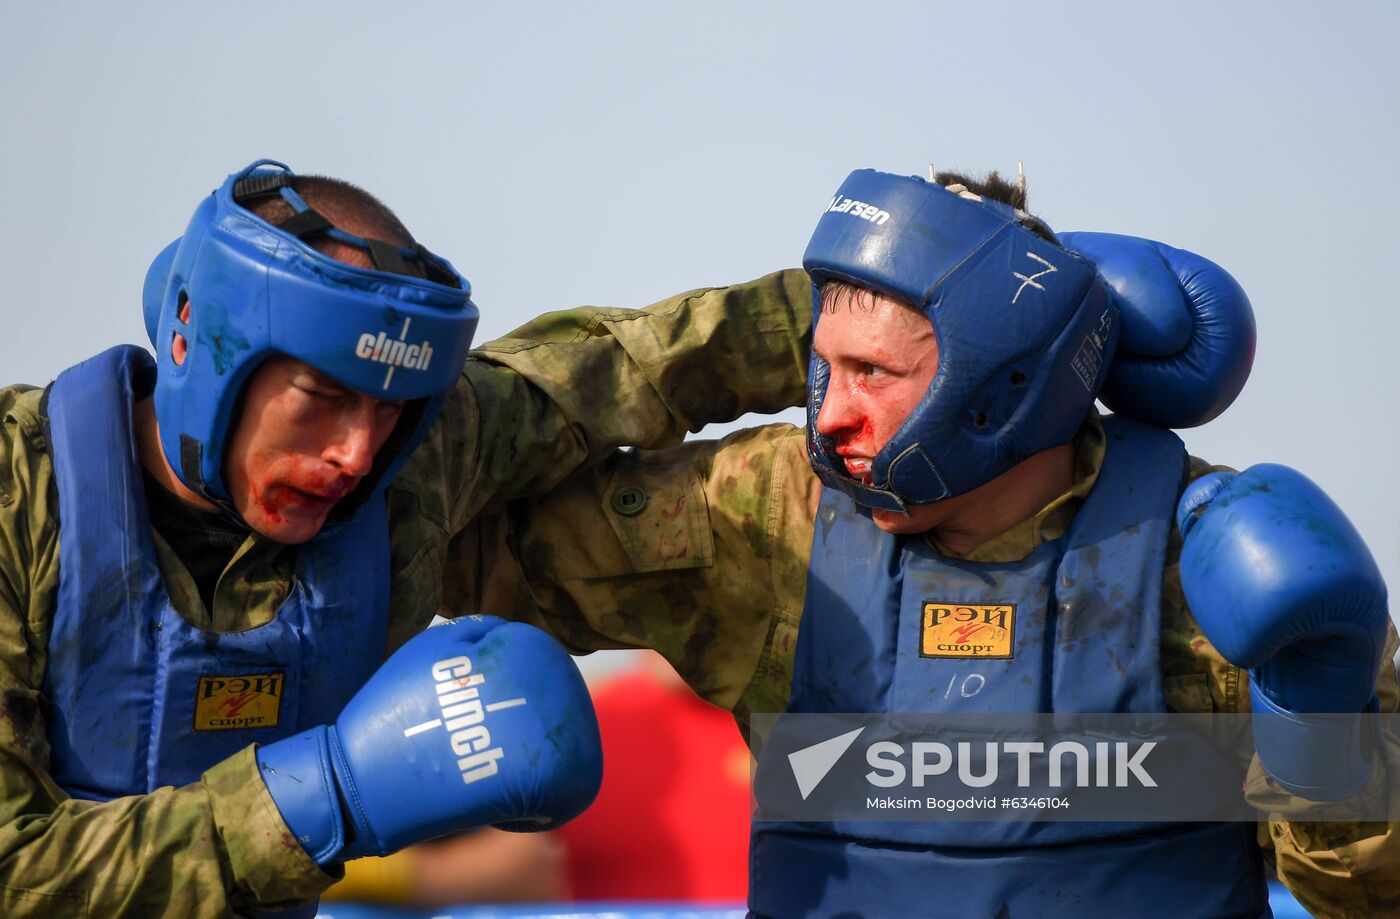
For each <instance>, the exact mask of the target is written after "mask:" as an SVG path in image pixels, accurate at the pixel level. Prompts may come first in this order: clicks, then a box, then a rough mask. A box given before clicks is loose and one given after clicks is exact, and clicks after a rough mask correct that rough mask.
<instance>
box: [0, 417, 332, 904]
mask: <svg viewBox="0 0 1400 919" xmlns="http://www.w3.org/2000/svg"><path fill="white" fill-rule="evenodd" d="M37 395H38V393H37V392H36V391H30V392H29V393H28V394H26V393H24V392H21V391H19V390H17V389H9V390H0V416H3V426H0V916H43V917H50V916H86V915H92V916H143V917H144V916H157V915H179V916H194V917H201V916H211V917H212V916H227V915H230V913H232V912H235V911H237V912H251V911H252V910H253V909H255V908H256V907H258V906H263V907H267V906H274V905H278V904H288V905H290V903H291V902H293V901H296V900H306V899H309V898H311V897H314V896H316V895H317V894H318V893H319V892H320V891H321V890H322V889H323V888H324V887H325V886H326V885H327V884H329V883H331V881H332V880H333V878H331V877H330V876H329V875H326V874H325V873H323V872H322V871H320V870H319V869H318V868H317V867H316V865H315V864H314V863H313V862H312V861H311V860H310V859H309V858H308V857H307V856H306V854H305V853H304V852H303V851H302V850H301V847H300V846H299V845H298V844H297V843H296V842H295V840H292V839H290V838H289V837H288V836H287V832H286V829H285V827H284V825H283V823H282V820H281V817H280V816H279V815H278V813H277V810H276V806H275V805H274V804H273V803H272V799H271V797H270V796H269V795H268V794H267V790H266V788H265V787H264V785H263V783H262V782H261V781H260V780H259V779H258V777H257V772H256V766H255V764H254V761H253V757H252V748H249V749H248V750H245V751H243V752H242V753H240V754H238V755H237V756H235V757H233V758H231V759H230V760H228V761H227V762H225V763H222V764H220V765H218V766H216V767H215V768H214V769H211V770H210V771H209V772H208V773H207V774H206V775H205V776H204V780H203V781H202V782H199V783H196V784H192V785H188V786H185V787H183V788H162V789H160V790H158V791H156V792H154V793H152V794H148V795H141V796H138V797H130V798H121V799H118V800H116V801H112V802H109V803H105V804H99V803H96V802H91V801H78V800H74V799H71V798H69V797H68V795H67V794H65V793H64V791H63V790H62V789H61V788H59V787H58V786H57V785H56V784H55V783H54V781H53V778H52V777H51V776H50V775H49V772H48V763H49V745H48V735H47V730H46V727H45V710H44V699H43V695H42V692H41V687H42V685H43V673H44V668H45V663H46V651H47V647H48V634H49V624H50V622H51V621H52V611H53V608H54V606H53V604H54V597H55V592H56V589H57V585H58V558H57V557H58V532H57V531H58V527H57V521H56V518H55V516H54V514H53V513H52V512H51V510H50V508H49V506H48V495H49V494H50V484H51V479H52V464H51V463H50V462H49V461H48V456H47V454H46V453H44V452H43V451H42V450H41V449H39V446H40V445H42V443H43V432H42V431H41V429H40V427H39V424H38V418H37V414H36V412H35V410H34V409H35V407H36V406H37V402H38V399H37Z"/></svg>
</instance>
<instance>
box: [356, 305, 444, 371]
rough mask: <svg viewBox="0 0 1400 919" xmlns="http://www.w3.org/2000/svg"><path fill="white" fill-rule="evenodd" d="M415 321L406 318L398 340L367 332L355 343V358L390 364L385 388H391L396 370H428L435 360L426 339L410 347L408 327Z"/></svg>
mask: <svg viewBox="0 0 1400 919" xmlns="http://www.w3.org/2000/svg"><path fill="white" fill-rule="evenodd" d="M412 321H413V319H412V318H411V317H409V318H405V319H404V321H403V329H402V330H401V331H400V332H399V337H398V338H397V339H393V338H389V337H388V336H387V335H385V334H384V333H383V332H380V333H379V334H378V335H376V334H375V333H373V332H365V333H364V334H363V335H361V336H360V339H359V341H357V342H356V343H355V356H356V357H358V358H360V359H361V360H365V361H374V362H375V363H377V364H388V365H389V370H388V371H387V372H386V373H385V374H384V388H385V389H388V388H389V381H390V380H392V379H393V378H394V368H396V367H402V368H404V369H405V370H427V369H428V362H429V361H431V360H432V359H433V346H432V343H431V342H429V341H428V340H427V339H426V338H425V339H423V340H422V341H421V342H419V343H418V344H416V345H410V344H409V343H408V341H407V340H406V339H407V338H408V326H409V323H411V322H412Z"/></svg>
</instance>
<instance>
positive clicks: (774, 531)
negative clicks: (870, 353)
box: [447, 425, 817, 721]
mask: <svg viewBox="0 0 1400 919" xmlns="http://www.w3.org/2000/svg"><path fill="white" fill-rule="evenodd" d="M816 488H817V485H816V479H815V477H813V476H812V475H811V473H810V471H809V470H808V468H807V461H806V457H805V453H804V451H803V435H802V431H801V430H800V429H795V428H793V427H791V426H790V425H773V426H768V427H763V428H755V429H752V430H748V431H741V432H739V433H737V434H733V435H730V436H729V437H727V438H725V439H724V440H723V441H719V442H712V441H702V442H691V443H687V444H683V445H681V446H679V447H674V448H671V449H667V450H658V451H635V452H627V453H620V454H617V455H615V456H613V457H612V458H610V459H609V460H608V461H606V462H605V463H603V464H602V465H601V466H599V467H598V468H597V469H595V470H590V471H587V472H584V473H581V474H578V475H575V476H574V477H572V478H571V479H569V480H568V481H566V482H565V483H564V484H563V485H561V486H560V487H559V488H557V489H555V490H554V491H553V492H552V493H550V494H549V495H547V496H546V497H544V498H540V499H535V500H529V501H518V502H515V503H514V504H512V505H511V506H510V508H509V509H508V510H507V512H506V513H505V514H503V515H500V516H498V517H495V518H492V519H488V520H483V521H480V523H479V525H478V526H476V527H473V528H471V529H469V530H468V531H466V532H465V533H464V534H463V535H462V537H461V538H459V539H457V540H454V542H453V546H452V551H451V558H450V560H449V568H450V569H452V570H454V571H456V572H457V573H458V575H459V577H457V578H454V579H452V580H453V581H454V583H455V587H456V588H457V589H456V590H455V592H454V593H453V594H452V596H451V597H450V598H449V601H448V604H447V605H448V606H449V608H451V609H453V610H454V611H456V612H471V611H477V610H482V611H486V612H492V613H496V614H498V615H504V616H512V617H515V618H520V619H525V620H526V621H530V622H533V623H534V624H536V625H538V626H541V627H542V628H545V629H548V630H549V631H550V632H552V633H553V634H554V635H555V636H556V637H558V638H559V639H560V640H561V641H563V642H564V643H565V644H566V645H568V646H569V647H570V648H571V649H572V650H574V651H592V650H597V649H600V648H639V647H640V648H654V649H656V650H657V651H660V652H661V653H662V654H663V655H664V656H665V657H666V658H667V659H668V660H669V661H670V662H671V663H672V665H674V666H675V667H676V669H677V670H678V671H679V672H680V674H681V675H682V676H683V677H685V679H686V680H687V681H688V682H689V683H690V685H691V686H693V687H694V688H695V690H696V691H697V692H698V693H699V694H700V695H701V696H703V697H704V698H706V699H708V700H709V701H711V702H713V703H715V704H716V705H720V706H722V707H724V708H728V709H731V710H734V711H735V712H736V714H738V715H739V717H740V720H741V721H742V720H743V719H744V717H745V715H746V713H747V712H748V711H750V710H759V711H781V710H782V706H783V705H784V704H785V702H786V699H787V691H788V686H789V684H790V679H791V676H790V668H791V661H792V653H793V645H794V643H795V640H796V634H797V620H798V617H799V615H800V614H801V609H802V595H803V591H804V590H805V584H806V571H807V557H808V554H809V550H810V546H811V538H812V524H813V519H814V516H813V515H814V507H815V496H816Z"/></svg>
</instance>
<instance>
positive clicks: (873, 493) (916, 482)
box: [802, 169, 1119, 512]
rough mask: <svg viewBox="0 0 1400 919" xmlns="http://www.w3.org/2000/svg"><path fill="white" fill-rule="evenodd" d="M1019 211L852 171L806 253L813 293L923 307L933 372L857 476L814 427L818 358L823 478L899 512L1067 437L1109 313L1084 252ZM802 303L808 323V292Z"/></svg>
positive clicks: (816, 464)
mask: <svg viewBox="0 0 1400 919" xmlns="http://www.w3.org/2000/svg"><path fill="white" fill-rule="evenodd" d="M1024 216H1025V215H1024V214H1018V212H1017V211H1016V210H1014V209H1013V208H1011V207H1009V206H1007V205H1005V204H1001V203H999V202H996V201H990V200H987V199H984V198H978V197H976V196H974V195H970V194H966V193H964V194H959V193H957V192H953V191H949V190H948V189H946V188H943V187H942V186H939V185H936V184H933V183H932V182H925V181H924V180H922V179H920V178H916V177H906V176H896V175H890V174H888V173H883V172H876V171H874V170H871V169H859V170H857V171H855V172H853V173H851V175H850V176H849V177H848V178H847V179H846V181H845V183H844V184H843V185H842V186H841V188H840V190H838V191H837V193H836V197H834V198H833V199H832V200H831V203H830V204H829V205H828V206H827V209H826V213H824V214H823V215H822V217H821V220H820V221H819V222H818V223H817V230H816V232H815V233H814V234H813V235H812V241H811V243H809V244H808V246H807V254H806V256H805V257H804V258H803V260H802V264H803V266H804V267H805V268H806V269H807V270H808V272H810V273H811V275H812V283H813V285H814V288H816V289H817V290H819V289H820V287H821V285H822V284H823V283H824V282H826V281H830V280H842V281H849V282H850V283H852V284H855V285H858V286H860V287H864V288H869V289H871V290H875V291H878V292H880V293H883V294H886V295H888V296H890V297H893V298H895V299H897V300H900V301H903V302H904V303H906V304H909V305H912V306H913V307H915V308H916V309H918V310H920V311H921V312H923V313H925V314H926V315H927V316H928V318H929V319H930V321H932V323H933V329H934V334H935V335H936V336H937V340H938V369H937V371H936V372H935V374H934V377H933V382H932V383H930V384H929V389H928V392H927V393H926V394H925V395H924V397H923V399H922V400H920V402H919V404H918V405H917V406H916V407H915V408H914V411H913V412H912V413H911V414H910V415H909V417H908V418H907V419H906V420H905V422H904V424H903V425H902V426H901V427H900V428H899V430H898V431H896V432H895V434H894V436H893V437H891V438H890V441H889V443H887V444H886V445H885V446H884V448H883V449H881V450H880V452H879V454H878V455H877V456H876V457H875V458H874V461H873V462H872V464H871V467H872V468H871V474H872V483H871V484H870V485H865V484H862V483H861V482H859V481H857V480H856V479H854V478H852V477H851V476H850V475H849V474H848V473H847V472H846V467H845V463H844V462H842V460H841V457H840V456H838V455H837V454H836V452H835V450H834V449H833V447H834V444H833V443H832V441H831V438H828V437H823V436H821V435H820V434H818V433H817V427H816V420H817V415H818V413H819V412H820V411H821V406H822V399H823V398H824V397H825V395H826V387H827V381H828V379H829V377H830V367H829V366H828V365H827V363H826V362H825V361H823V360H821V359H820V358H818V357H816V355H815V354H814V355H813V357H812V366H811V371H810V373H809V376H808V379H809V384H808V385H809V387H810V389H809V392H808V398H807V442H808V452H809V453H810V456H811V460H812V468H813V469H814V470H815V471H816V473H817V475H818V477H820V478H821V480H822V482H823V484H825V485H827V486H830V487H832V488H836V489H838V490H840V491H843V492H846V493H847V494H849V495H851V497H853V498H854V499H855V500H856V501H858V502H860V503H861V504H864V505H866V506H867V507H872V508H879V509H883V510H892V511H901V512H903V511H906V505H909V504H926V503H930V502H933V501H941V500H943V499H945V498H950V497H952V496H954V495H960V494H964V493H965V492H968V491H971V490H972V489H974V488H977V487H979V486H981V485H984V484H986V483H987V482H989V481H991V480H992V479H994V478H996V477H997V476H998V475H1001V474H1002V473H1003V472H1005V471H1006V470H1008V469H1010V468H1011V467H1012V466H1014V465H1015V464H1016V463H1018V462H1020V461H1021V460H1024V459H1025V458H1027V457H1029V456H1030V455H1032V454H1034V453H1037V452H1039V451H1041V450H1044V449H1046V448H1047V447H1052V446H1055V445H1057V444H1062V443H1066V442H1068V441H1069V440H1071V439H1072V438H1073V437H1074V434H1075V431H1077V430H1078V428H1079V426H1080V424H1081V423H1083V421H1084V417H1085V415H1086V414H1087V412H1088V410H1089V407H1090V406H1091V405H1092V404H1093V402H1094V398H1095V397H1096V396H1097V395H1098V392H1099V389H1100V388H1101V387H1102V385H1103V382H1104V376H1105V374H1106V372H1107V370H1108V365H1109V363H1110V359H1111V357H1112V355H1113V352H1114V348H1115V347H1116V345H1117V339H1118V326H1119V316H1118V310H1117V308H1116V307H1115V306H1113V304H1112V303H1111V302H1110V300H1109V295H1108V289H1107V287H1106V286H1105V284H1104V282H1103V281H1102V280H1101V279H1100V278H1099V277H1098V275H1097V273H1096V272H1095V269H1094V265H1093V263H1091V262H1089V261H1087V260H1085V259H1083V258H1081V257H1080V256H1078V255H1075V254H1074V253H1073V252H1069V251H1067V250H1065V249H1062V248H1060V247H1059V246H1057V245H1055V244H1054V243H1052V242H1049V241H1048V240H1046V239H1044V238H1042V237H1040V236H1037V235H1036V234H1035V233H1034V232H1032V231H1030V230H1028V229H1026V228H1025V227H1023V226H1022V225H1021V223H1020V219H1021V218H1023V217H1024ZM812 308H813V310H814V315H813V325H814V326H815V324H816V322H817V321H819V320H820V318H821V301H820V297H819V296H817V295H816V293H815V292H814V295H813V298H812Z"/></svg>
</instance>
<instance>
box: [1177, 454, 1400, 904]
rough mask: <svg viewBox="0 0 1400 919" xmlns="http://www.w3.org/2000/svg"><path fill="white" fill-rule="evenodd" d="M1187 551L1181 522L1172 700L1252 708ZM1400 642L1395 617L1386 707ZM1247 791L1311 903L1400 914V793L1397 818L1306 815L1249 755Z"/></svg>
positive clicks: (1278, 859)
mask: <svg viewBox="0 0 1400 919" xmlns="http://www.w3.org/2000/svg"><path fill="white" fill-rule="evenodd" d="M1219 471H1225V472H1229V471H1234V470H1231V469H1230V468H1229V467H1227V466H1212V465H1210V464H1208V463H1206V462H1205V461H1204V460H1201V459H1198V458H1196V457H1191V459H1190V467H1189V470H1188V474H1187V481H1188V482H1190V481H1194V480H1195V479H1197V478H1199V477H1200V476H1202V475H1205V474H1206V473H1208V472H1219ZM1180 557H1181V536H1180V533H1179V532H1178V531H1177V529H1176V528H1175V527H1173V528H1172V533H1171V541H1170V543H1169V545H1168V562H1169V564H1168V566H1167V569H1166V572H1165V574H1164V576H1163V580H1162V600H1163V610H1162V615H1163V629H1162V662H1163V678H1164V688H1165V689H1166V693H1167V701H1168V706H1169V707H1170V708H1172V709H1173V710H1175V711H1184V712H1210V711H1220V712H1245V711H1248V710H1249V677H1248V674H1246V673H1245V672H1244V671H1243V670H1241V669H1240V668H1238V667H1235V666H1234V665H1232V664H1231V663H1230V662H1229V661H1227V660H1225V658H1224V657H1222V656H1221V654H1220V652H1218V651H1217V650H1216V649H1215V647H1214V646H1213V645H1212V644H1211V643H1210V640H1209V639H1207V638H1206V637H1205V635H1204V633H1202V631H1201V628H1200V626H1199V625H1197V623H1196V620H1195V617H1194V616H1192V614H1191V610H1190V608H1189V607H1188V606H1187V603H1186V598H1185V596H1184V595H1183V594H1182V591H1181V573H1180V564H1179V562H1180ZM1397 648H1400V638H1397V636H1396V631H1395V626H1394V625H1393V624H1392V625H1391V627H1390V635H1389V639H1388V644H1387V648H1386V654H1385V661H1386V662H1385V665H1384V666H1383V667H1382V668H1381V673H1380V675H1379V677H1378V679H1377V683H1376V692H1377V695H1378V696H1379V698H1380V707H1381V711H1384V712H1393V711H1396V706H1397V704H1398V703H1400V682H1397V679H1396V671H1395V664H1394V660H1393V658H1394V655H1395V652H1396V650H1397ZM1388 740H1389V741H1390V742H1392V743H1393V742H1394V739H1393V738H1389V739H1388ZM1385 760H1386V761H1387V762H1397V761H1400V750H1392V752H1390V753H1389V754H1388V755H1387V756H1386V757H1385ZM1386 786H1387V777H1386V775H1385V772H1384V763H1377V764H1376V765H1375V768H1374V770H1373V773H1372V778H1371V782H1370V784H1369V785H1368V787H1367V788H1366V789H1363V791H1362V792H1361V795H1362V796H1365V797H1367V798H1370V799H1376V798H1379V797H1380V796H1381V795H1383V794H1384V793H1385V792H1384V789H1385V788H1386ZM1245 791H1246V795H1247V797H1248V799H1249V801H1250V803H1252V804H1253V805H1254V806H1255V807H1256V808H1258V809H1259V810H1261V811H1263V812H1265V813H1268V814H1269V815H1270V819H1269V820H1267V821H1265V822H1263V823H1261V824H1260V827H1259V844H1260V846H1262V847H1263V849H1264V854H1265V858H1266V861H1267V862H1268V863H1269V864H1271V865H1272V866H1273V867H1274V870H1275V872H1276V873H1277V874H1278V877H1279V879H1280V880H1282V881H1283V882H1284V884H1285V885H1287V887H1288V889H1289V890H1290V891H1292V892H1293V895H1294V896H1295V897H1297V898H1298V900H1299V902H1301V903H1302V904H1303V906H1305V907H1306V908H1307V909H1308V910H1309V911H1310V912H1312V913H1313V914H1314V915H1317V916H1328V917H1357V919H1361V917H1370V916H1390V915H1400V801H1390V802H1389V808H1390V809H1389V810H1388V811H1386V813H1389V814H1391V815H1392V819H1391V822H1390V823H1378V822H1357V823H1341V822H1336V821H1329V822H1319V821H1308V820H1306V819H1305V818H1306V815H1307V814H1308V812H1309V810H1310V809H1311V808H1312V807H1313V805H1312V804H1311V802H1308V801H1306V800H1304V799H1302V798H1297V797H1295V796H1292V795H1289V794H1288V793H1286V792H1284V791H1283V790H1282V789H1280V788H1279V787H1278V786H1277V785H1275V784H1274V783H1273V782H1271V781H1270V780H1269V779H1268V777H1267V776H1266V775H1265V773H1264V770H1263V768H1262V767H1261V766H1260V764H1259V761H1258V757H1255V758H1254V759H1253V760H1252V761H1251V762H1250V764H1249V779H1248V782H1247V783H1246V785H1245ZM1367 809H1368V810H1369V811H1370V812H1372V813H1374V812H1376V811H1377V810H1382V809H1384V805H1383V804H1380V803H1375V804H1373V806H1370V807H1368V808H1367Z"/></svg>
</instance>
